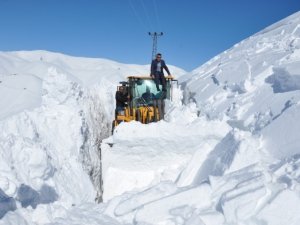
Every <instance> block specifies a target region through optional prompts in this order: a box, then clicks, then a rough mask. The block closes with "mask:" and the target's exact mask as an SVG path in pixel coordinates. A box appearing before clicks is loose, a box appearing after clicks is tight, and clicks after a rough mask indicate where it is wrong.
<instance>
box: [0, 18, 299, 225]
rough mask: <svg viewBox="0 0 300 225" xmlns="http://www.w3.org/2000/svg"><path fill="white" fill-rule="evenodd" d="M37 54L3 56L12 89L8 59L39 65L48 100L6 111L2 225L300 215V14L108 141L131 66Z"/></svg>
mask: <svg viewBox="0 0 300 225" xmlns="http://www.w3.org/2000/svg"><path fill="white" fill-rule="evenodd" d="M42 53H43V54H45V55H43V56H41V52H32V53H22V52H21V53H18V52H17V53H2V56H1V57H2V58H1V60H0V62H1V64H2V62H3V65H4V66H3V69H2V70H3V73H6V74H11V75H10V76H6V77H13V79H16V80H17V81H18V82H16V83H19V80H20V83H19V85H20V86H18V87H17V88H22V87H23V85H24V84H23V83H22V78H20V79H18V78H17V77H15V76H16V75H12V74H14V73H15V72H13V69H15V70H18V73H23V71H27V70H31V69H32V68H35V72H34V73H33V74H43V76H42V79H41V81H40V84H39V83H38V82H36V83H35V81H32V83H34V84H32V85H33V86H34V85H35V86H34V87H40V89H41V90H40V92H38V93H40V95H41V98H37V100H34V101H31V100H32V99H31V100H30V101H29V100H28V102H25V103H24V104H23V101H21V103H22V104H23V105H22V104H20V103H16V104H12V107H11V109H10V111H9V112H10V113H8V114H5V111H4V113H3V114H2V115H3V117H2V118H3V120H2V121H1V123H0V126H1V135H0V143H1V144H0V148H1V151H0V152H1V155H0V162H1V163H0V177H1V179H0V217H1V218H2V219H0V224H1V225H2V224H5V225H6V224H21V225H22V224H24V225H25V224H26V225H28V224H30V225H31V224H34V225H36V224H47V225H50V224H51V225H72V224H74V225H75V224H161V225H162V224H165V225H183V224H184V225H282V224H289V225H298V224H300V217H299V213H298V212H299V210H300V157H299V155H300V154H299V153H300V142H299V140H300V135H299V132H297V130H298V129H297V128H298V127H299V125H300V122H299V120H298V119H299V115H300V111H299V110H300V107H299V106H300V99H299V98H300V97H299V96H300V95H299V94H300V88H299V86H300V85H299V77H300V74H299V71H300V13H296V14H294V15H292V16H290V17H288V18H286V19H284V20H282V21H279V22H278V23H276V24H274V25H272V26H270V27H268V28H266V29H265V30H263V31H261V32H259V33H257V34H255V35H254V36H251V37H250V38H248V39H246V40H244V41H242V42H241V43H238V44H236V45H235V46H234V47H233V48H231V49H229V50H228V51H225V52H224V53H222V54H220V55H219V56H216V57H215V58H213V59H212V60H210V61H209V62H207V63H206V64H204V65H202V66H201V67H199V68H197V69H196V70H194V71H192V72H191V73H188V74H186V75H183V76H181V77H180V84H181V88H182V90H183V93H182V92H181V91H180V90H177V91H176V92H175V93H176V96H175V98H174V101H173V102H167V115H166V119H165V121H160V122H158V123H155V124H148V125H142V124H139V123H137V122H131V123H127V124H125V123H123V124H121V125H119V126H118V127H117V128H116V130H115V132H114V134H113V135H112V136H111V137H109V138H107V139H104V140H103V138H106V137H107V135H108V133H109V128H108V127H109V126H110V121H111V117H112V110H113V108H112V107H107V106H108V105H109V106H112V105H113V104H110V103H111V102H113V91H112V90H114V88H113V86H114V85H115V84H116V82H117V81H118V80H119V79H120V78H121V77H122V76H124V75H125V74H124V73H123V69H122V68H123V66H124V67H125V68H128V67H127V66H126V65H121V64H117V65H118V66H117V67H114V66H113V65H115V64H114V63H113V62H110V61H105V62H101V63H100V62H99V60H95V62H94V59H78V58H72V57H66V56H62V55H57V54H52V53H45V52H42ZM11 54H12V55H11ZM24 54H25V55H26V56H24ZM28 54H29V55H30V54H32V55H31V56H30V57H29V56H28ZM10 57H12V58H10ZM26 58H29V59H26ZM24 60H25V61H26V60H27V61H29V62H27V63H26V62H24ZM77 60H78V61H77ZM20 62H22V64H23V66H24V67H23V68H21V66H20V67H19V66H18V67H14V66H13V65H17V64H18V63H20ZM92 62H93V63H92ZM35 63H36V64H38V66H37V67H34V66H33V64H35ZM99 64H103V65H102V67H101V66H99ZM96 65H98V66H99V67H97V66H96ZM26 66H27V70H25V69H24V68H25V67H26ZM94 66H95V67H96V69H95V67H94ZM41 67H42V68H44V69H45V68H46V70H42V69H41V71H42V72H41V73H39V72H38V71H39V70H38V68H41ZM100 67H101V68H100ZM7 68H10V69H9V70H8V69H7ZM80 68H82V70H83V71H86V75H84V74H85V72H82V71H81V73H79V72H78V71H80ZM104 68H106V69H104ZM116 68H121V69H120V70H119V69H116ZM138 68H140V69H141V71H142V69H143V68H144V67H139V66H132V70H133V72H135V71H136V70H138ZM97 69H99V73H100V71H101V69H103V71H107V73H105V74H107V76H106V75H105V76H104V77H99V76H98V74H99V73H94V72H93V71H95V70H97ZM145 69H146V68H145ZM147 69H148V68H147ZM5 71H6V72H5ZM174 71H175V70H174ZM126 72H128V71H126ZM178 72H180V70H178ZM28 73H29V72H28ZM142 73H144V72H143V71H142ZM101 74H102V73H101ZM174 74H175V73H174ZM20 77H22V76H20ZM32 79H33V80H35V78H32ZM86 79H87V80H86ZM90 79H91V80H92V81H93V82H88V81H89V80H90ZM12 83H15V82H12ZM1 84H2V83H0V87H1ZM33 86H30V87H33ZM30 87H28V88H30ZM23 89H24V87H23ZM0 90H1V89H0ZM5 90H6V89H5ZM24 90H26V89H24ZM35 90H38V88H35ZM6 91H7V90H6ZM19 91H20V90H19ZM7 93H8V92H7ZM15 93H17V92H15ZM23 95H25V94H23ZM23 95H22V94H20V96H23ZM7 96H10V95H7ZM37 96H39V94H37ZM24 98H25V97H24ZM27 98H28V96H27V97H26V99H27ZM182 99H183V102H184V103H185V104H182V101H181V100H182ZM10 100H11V99H10ZM9 102H11V101H9ZM18 107H19V108H18ZM24 109H26V110H24ZM14 110H15V111H14ZM13 113H16V114H14V115H12V116H10V115H11V114H13ZM101 141H102V142H101ZM112 142H113V143H114V145H113V146H110V143H112ZM100 147H101V159H102V161H101V165H102V181H101V179H100V178H99V177H100V172H101V171H100V168H99V166H100V161H99V160H100V156H99V152H98V149H99V148H100ZM33 155H34V157H33ZM88 174H89V175H90V177H91V178H92V179H91V180H90V177H89V175H88ZM101 182H103V193H102V189H101V188H100V183H101ZM102 194H103V195H102ZM101 196H102V197H103V200H104V203H101V204H96V203H94V198H97V197H98V199H99V198H100V197H101Z"/></svg>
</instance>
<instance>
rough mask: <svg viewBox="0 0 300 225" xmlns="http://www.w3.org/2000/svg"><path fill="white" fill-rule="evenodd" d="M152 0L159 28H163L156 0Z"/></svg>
mask: <svg viewBox="0 0 300 225" xmlns="http://www.w3.org/2000/svg"><path fill="white" fill-rule="evenodd" d="M152 2H153V5H154V15H155V18H156V22H157V27H158V29H159V30H162V27H161V24H160V20H159V14H158V8H157V4H156V0H152Z"/></svg>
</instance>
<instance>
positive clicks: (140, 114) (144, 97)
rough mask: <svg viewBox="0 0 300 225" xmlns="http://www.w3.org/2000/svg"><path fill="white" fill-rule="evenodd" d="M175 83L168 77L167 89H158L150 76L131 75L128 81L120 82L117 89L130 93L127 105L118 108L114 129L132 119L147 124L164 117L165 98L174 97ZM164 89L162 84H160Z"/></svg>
mask: <svg viewBox="0 0 300 225" xmlns="http://www.w3.org/2000/svg"><path fill="white" fill-rule="evenodd" d="M174 83H176V84H177V85H178V83H177V80H174V78H173V77H166V91H165V92H163V91H157V89H156V85H155V82H154V80H153V79H152V78H151V77H149V76H129V77H128V78H127V81H122V82H120V86H118V87H117V90H120V89H125V90H126V93H128V101H127V102H126V107H124V108H123V109H122V110H118V111H117V109H116V113H115V119H114V121H113V124H112V130H114V128H115V127H116V126H117V125H119V124H120V123H121V122H130V121H132V120H136V121H139V122H141V123H144V124H147V123H151V122H157V121H159V120H161V119H163V118H164V114H165V104H164V101H165V99H169V100H171V99H172V91H173V86H174ZM159 88H160V90H162V85H159Z"/></svg>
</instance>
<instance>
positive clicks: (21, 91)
mask: <svg viewBox="0 0 300 225" xmlns="http://www.w3.org/2000/svg"><path fill="white" fill-rule="evenodd" d="M0 63H1V67H0V76H1V77H0V81H1V82H0V92H1V94H2V96H5V98H2V100H1V101H0V105H1V110H0V118H1V119H2V120H1V121H0V128H1V129H0V130H1V133H0V150H1V154H0V216H1V218H2V217H3V216H5V215H7V213H8V214H10V212H9V211H11V210H16V209H17V212H16V215H19V216H20V221H21V220H22V218H27V217H28V218H29V217H30V219H28V218H27V219H25V221H28V222H29V221H33V222H35V221H40V222H50V221H51V218H49V217H51V216H50V215H49V217H48V216H46V215H45V216H44V217H45V218H44V219H42V220H40V219H41V218H39V215H38V213H37V214H35V213H33V214H32V211H34V212H35V210H37V211H39V210H40V211H41V212H43V213H46V214H47V213H48V212H47V207H50V208H51V209H52V210H53V213H54V211H55V210H56V209H57V210H58V212H57V213H58V214H59V211H62V212H64V211H65V210H66V209H68V208H70V207H71V206H72V205H78V204H81V203H83V202H94V201H95V199H96V198H97V199H98V200H101V198H102V187H101V185H102V184H101V176H100V175H101V170H100V152H99V149H100V143H101V141H102V139H103V138H106V137H108V136H109V134H110V130H111V121H112V117H113V110H114V101H115V100H114V92H115V86H116V85H117V84H118V82H119V81H120V80H123V79H125V78H126V76H127V75H128V74H138V75H140V74H148V73H149V66H138V65H124V64H120V63H117V62H113V61H109V60H102V59H85V58H76V57H70V56H65V55H62V54H57V53H49V52H45V51H33V52H12V53H0ZM171 70H173V71H174V72H178V73H179V75H180V74H182V73H184V71H182V70H180V69H177V68H175V67H172V66H171ZM44 205H47V207H45V206H44ZM23 207H24V208H23ZM30 208H34V209H35V210H30ZM58 214H57V215H58ZM8 218H9V216H8ZM23 220H24V219H23ZM4 221H5V222H4V224H5V223H8V221H9V220H4ZM24 223H25V222H24ZM19 224H21V222H19ZM25 224H26V223H25Z"/></svg>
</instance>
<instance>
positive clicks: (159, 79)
mask: <svg viewBox="0 0 300 225" xmlns="http://www.w3.org/2000/svg"><path fill="white" fill-rule="evenodd" d="M163 69H165V70H166V71H167V73H168V75H169V76H171V73H170V71H169V69H168V67H167V65H166V63H165V61H164V60H162V59H161V54H160V53H157V54H156V59H154V60H153V61H152V63H151V74H150V76H151V77H152V78H153V79H154V81H155V85H156V89H157V91H160V89H159V84H160V83H161V84H162V91H163V92H165V91H166V90H167V89H166V78H165V76H164V71H163Z"/></svg>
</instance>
